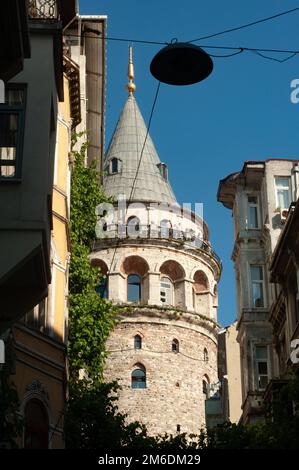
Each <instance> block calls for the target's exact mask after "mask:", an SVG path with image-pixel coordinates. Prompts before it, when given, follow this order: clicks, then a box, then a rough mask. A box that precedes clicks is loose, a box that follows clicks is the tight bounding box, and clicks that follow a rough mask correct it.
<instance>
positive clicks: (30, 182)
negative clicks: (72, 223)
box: [0, 0, 76, 333]
mask: <svg viewBox="0 0 299 470" xmlns="http://www.w3.org/2000/svg"><path fill="white" fill-rule="evenodd" d="M75 13H76V2H75V0H73V1H69V2H58V1H57V0H47V1H40V0H30V1H26V2H25V1H23V0H20V1H18V2H17V1H3V2H1V35H2V34H3V35H4V37H3V38H2V37H1V39H2V41H1V49H2V48H3V49H4V50H5V54H4V56H5V57H6V60H4V61H3V63H2V59H1V69H0V79H1V78H2V77H3V78H4V82H5V99H4V103H2V104H0V259H1V263H0V297H1V311H0V333H2V332H4V331H5V330H6V329H7V328H8V327H10V326H11V325H12V324H13V323H14V322H16V321H17V320H18V319H20V318H21V317H22V316H24V315H25V314H26V313H27V312H28V311H29V310H30V309H32V308H33V307H34V306H35V305H37V304H38V303H39V302H41V301H42V300H43V299H44V298H45V297H46V295H47V291H48V285H49V284H50V282H51V262H50V245H51V229H52V212H51V209H52V207H51V204H52V192H53V176H54V161H55V141H56V131H57V129H56V124H57V115H58V103H59V102H63V100H64V95H63V93H64V86H63V55H62V30H63V27H64V26H65V25H66V24H67V23H68V22H69V21H70V20H71V18H72V17H73V16H75ZM4 24H5V26H4ZM2 26H3V28H2ZM7 30H9V33H7ZM1 57H2V56H1ZM45 57H46V58H47V60H45ZM5 70H6V72H7V73H5ZM16 292H17V293H18V295H16Z"/></svg>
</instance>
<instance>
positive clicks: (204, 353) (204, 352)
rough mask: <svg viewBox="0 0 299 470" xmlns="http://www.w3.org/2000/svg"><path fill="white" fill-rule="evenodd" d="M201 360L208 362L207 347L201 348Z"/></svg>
mask: <svg viewBox="0 0 299 470" xmlns="http://www.w3.org/2000/svg"><path fill="white" fill-rule="evenodd" d="M203 360H204V362H209V353H208V350H207V348H204V350H203Z"/></svg>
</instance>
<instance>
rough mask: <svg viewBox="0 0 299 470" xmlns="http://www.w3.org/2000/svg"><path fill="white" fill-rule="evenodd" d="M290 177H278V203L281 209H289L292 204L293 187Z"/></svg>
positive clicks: (276, 182) (276, 181)
mask: <svg viewBox="0 0 299 470" xmlns="http://www.w3.org/2000/svg"><path fill="white" fill-rule="evenodd" d="M290 182H291V180H290V178H289V177H276V178H275V190H276V203H277V207H279V208H280V209H288V208H289V207H290V204H291V202H292V201H291V185H290Z"/></svg>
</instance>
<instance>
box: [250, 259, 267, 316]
mask: <svg viewBox="0 0 299 470" xmlns="http://www.w3.org/2000/svg"><path fill="white" fill-rule="evenodd" d="M255 267H256V268H261V269H262V276H263V278H262V279H261V280H254V281H253V279H252V274H251V268H255ZM249 281H250V289H249V292H250V305H251V307H252V308H266V307H267V298H266V289H265V269H264V265H263V264H260V263H250V264H249ZM253 283H255V284H261V285H262V293H263V305H262V306H261V307H256V306H255V305H254V299H253Z"/></svg>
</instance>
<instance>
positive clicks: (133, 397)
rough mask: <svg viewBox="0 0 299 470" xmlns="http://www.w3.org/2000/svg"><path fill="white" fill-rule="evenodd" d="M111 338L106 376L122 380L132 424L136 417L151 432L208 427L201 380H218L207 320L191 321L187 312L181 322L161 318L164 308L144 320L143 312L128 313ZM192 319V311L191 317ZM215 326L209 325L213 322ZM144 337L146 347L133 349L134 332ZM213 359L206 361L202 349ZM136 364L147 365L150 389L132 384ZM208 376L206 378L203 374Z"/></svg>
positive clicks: (122, 400) (123, 405)
mask: <svg viewBox="0 0 299 470" xmlns="http://www.w3.org/2000/svg"><path fill="white" fill-rule="evenodd" d="M126 315H127V318H126V317H125V316H123V319H122V321H121V322H120V323H119V324H118V325H117V327H116V328H115V330H114V332H112V334H111V335H110V338H109V340H108V342H107V351H112V352H111V353H110V355H109V357H108V359H107V363H106V369H105V377H106V379H107V380H114V379H117V380H119V384H120V385H121V386H122V390H121V391H120V392H119V410H120V411H121V412H124V413H128V415H129V418H128V420H129V421H130V422H132V421H134V420H138V421H140V422H142V423H143V424H145V425H146V426H147V429H148V431H149V433H150V434H151V435H157V434H164V433H169V434H176V433H177V425H180V432H186V433H194V434H198V433H199V431H200V429H201V428H202V427H204V426H205V410H204V395H203V391H202V381H203V379H204V378H208V380H209V381H210V383H215V382H217V349H216V344H215V338H213V333H211V332H209V331H208V329H207V332H206V334H204V332H205V329H204V326H203V325H204V320H203V319H200V321H199V322H198V325H196V320H192V323H191V322H190V320H189V319H188V318H187V315H186V321H184V320H185V318H184V315H185V314H180V315H179V317H178V319H177V320H174V319H169V318H167V315H166V313H165V318H163V312H161V311H157V312H156V315H155V314H154V313H153V317H152V318H150V319H148V320H146V317H145V316H144V315H143V313H142V309H141V310H140V313H138V312H135V313H134V315H133V317H134V318H130V316H131V315H132V314H131V313H127V314H126ZM189 317H190V315H189ZM209 326H211V325H209ZM137 334H138V335H140V336H141V337H142V349H139V350H135V349H134V336H135V335H137ZM173 339H177V340H178V341H179V352H178V353H176V352H172V340H173ZM204 348H206V349H207V350H208V354H209V361H208V362H204V360H203V351H204ZM136 363H139V364H142V365H143V366H144V367H145V368H146V389H132V388H131V373H132V371H133V370H134V368H135V367H134V366H135V364H136ZM205 376H206V377H205Z"/></svg>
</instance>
